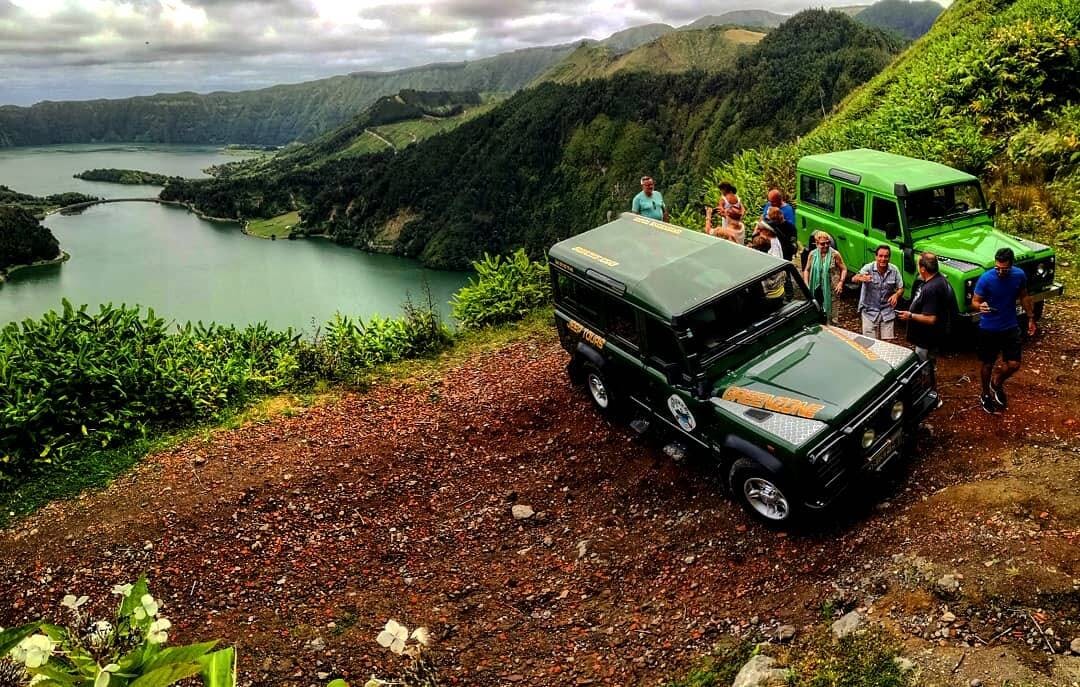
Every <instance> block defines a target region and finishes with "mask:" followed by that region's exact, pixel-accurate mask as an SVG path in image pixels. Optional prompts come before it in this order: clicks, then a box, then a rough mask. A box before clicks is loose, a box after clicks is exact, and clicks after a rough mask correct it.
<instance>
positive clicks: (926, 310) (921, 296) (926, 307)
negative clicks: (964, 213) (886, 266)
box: [896, 253, 959, 407]
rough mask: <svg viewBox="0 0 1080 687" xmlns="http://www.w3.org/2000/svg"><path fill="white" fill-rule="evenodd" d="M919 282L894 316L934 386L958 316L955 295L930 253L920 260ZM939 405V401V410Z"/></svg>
mask: <svg viewBox="0 0 1080 687" xmlns="http://www.w3.org/2000/svg"><path fill="white" fill-rule="evenodd" d="M919 278H920V279H921V280H922V282H923V285H922V288H921V289H919V292H918V293H916V294H915V297H914V298H913V299H912V301H911V306H910V307H909V309H908V310H900V311H899V312H897V313H896V316H897V317H899V318H900V319H901V320H904V321H906V322H907V323H908V331H907V337H908V341H910V342H911V343H913V344H915V355H917V356H919V360H923V361H926V360H929V361H930V375H931V379H932V380H933V383H934V386H937V377H936V374H935V368H936V367H937V352H938V349H939V348H940V347H941V342H942V340H943V339H944V338H945V335H946V333H947V331H948V328H949V326H950V325H951V324H952V322H951V321H952V319H953V318H954V317H955V316H956V315H958V314H959V312H958V308H957V306H956V295H955V294H954V293H953V290H952V287H951V286H949V280H948V279H946V278H945V277H943V276H942V275H941V273H940V272H939V271H938V259H937V256H936V255H934V254H933V253H923V254H922V255H920V256H919ZM940 404H941V400H940V399H938V405H939V407H940Z"/></svg>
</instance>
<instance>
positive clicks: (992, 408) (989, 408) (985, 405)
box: [979, 394, 1000, 415]
mask: <svg viewBox="0 0 1080 687" xmlns="http://www.w3.org/2000/svg"><path fill="white" fill-rule="evenodd" d="M979 400H980V401H982V409H983V410H985V411H986V412H988V413H990V414H991V415H996V414H997V412H998V411H999V410H1000V408H999V407H998V404H997V401H995V400H994V396H993V395H992V394H983V395H982V396H980V397H979Z"/></svg>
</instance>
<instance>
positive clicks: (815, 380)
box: [713, 325, 914, 422]
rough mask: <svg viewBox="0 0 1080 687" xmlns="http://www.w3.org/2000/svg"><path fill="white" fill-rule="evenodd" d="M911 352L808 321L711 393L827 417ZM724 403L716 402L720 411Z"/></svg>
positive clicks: (845, 410)
mask: <svg viewBox="0 0 1080 687" xmlns="http://www.w3.org/2000/svg"><path fill="white" fill-rule="evenodd" d="M913 356H914V353H912V352H911V351H910V350H909V349H907V348H904V347H903V346H898V345H896V344H891V343H888V342H885V341H877V340H875V339H871V338H869V337H864V336H862V335H860V334H855V333H854V332H850V331H847V330H846V329H840V328H837V327H826V326H822V325H813V326H809V327H805V328H803V329H802V330H801V331H799V332H797V333H796V334H795V336H793V337H792V338H790V339H787V340H786V341H784V342H783V343H781V344H778V345H777V346H775V347H773V348H770V349H768V350H767V351H765V352H764V354H763V355H761V356H759V357H757V358H754V359H753V360H751V361H750V362H748V363H747V364H745V365H743V366H742V367H740V368H737V369H735V370H732V371H731V372H729V373H728V374H727V375H725V376H724V377H722V378H720V379H719V380H718V381H717V383H716V385H715V386H714V389H713V394H714V396H716V397H718V398H720V399H723V400H724V401H727V402H733V403H737V404H739V405H740V406H748V407H754V408H762V409H764V410H768V411H770V412H778V413H782V414H785V415H793V416H800V417H806V418H813V419H815V420H821V421H824V422H832V421H834V420H837V419H838V418H840V417H842V416H845V415H848V414H850V413H851V412H853V411H854V410H855V409H856V407H857V406H860V405H861V404H860V401H862V400H863V399H864V397H865V396H867V395H868V394H870V393H871V392H873V391H874V390H875V389H876V388H878V387H880V386H881V384H882V381H883V380H885V379H886V377H890V376H892V375H893V372H894V371H895V370H896V369H898V368H900V367H903V366H905V365H906V364H907V363H908V361H909V359H910V358H912V357H913ZM726 406H727V404H726V403H723V404H719V407H720V408H721V411H720V412H725V411H724V410H723V408H725V407H726Z"/></svg>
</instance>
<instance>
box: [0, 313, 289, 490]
mask: <svg viewBox="0 0 1080 687" xmlns="http://www.w3.org/2000/svg"><path fill="white" fill-rule="evenodd" d="M294 341H295V337H294V336H293V335H292V333H291V332H289V331H285V332H276V331H273V330H270V329H268V328H267V327H266V326H265V325H256V326H251V327H246V328H244V329H237V328H236V327H231V326H229V327H222V326H219V325H203V324H201V323H200V324H194V325H193V324H185V325H183V326H182V327H179V328H178V329H175V330H171V327H170V324H169V323H168V322H166V320H164V319H162V318H160V317H157V316H156V315H155V314H154V312H153V310H148V311H147V312H146V314H145V315H143V314H142V313H140V311H139V308H138V307H134V308H129V307H126V306H120V307H113V306H111V305H103V306H101V308H100V310H99V311H98V312H97V313H96V314H91V313H89V312H87V309H86V306H82V307H81V308H79V309H75V308H74V307H73V306H72V305H71V303H69V302H67V301H66V300H65V301H64V303H63V309H62V311H61V312H55V311H52V312H49V313H46V314H45V315H44V316H42V317H41V319H39V320H29V319H28V320H25V321H23V322H22V323H11V324H8V325H7V326H5V327H4V328H3V329H0V389H2V392H0V480H3V479H7V478H10V477H12V476H14V475H16V474H18V473H20V472H22V471H23V470H25V469H27V468H28V467H30V465H31V464H32V463H35V462H44V463H50V462H53V461H54V460H56V459H58V458H61V457H62V456H63V454H64V453H65V452H66V451H68V450H70V449H71V448H72V447H74V446H76V445H79V444H82V443H84V442H86V441H93V442H95V443H99V444H100V445H101V446H106V445H109V444H111V443H113V442H114V441H116V440H118V439H120V438H124V437H129V436H131V435H133V434H136V433H138V432H140V431H141V430H142V428H143V425H145V424H146V423H150V422H180V421H186V420H189V419H195V418H204V417H208V416H210V415H212V414H213V413H215V412H216V411H218V410H220V409H221V408H223V407H224V406H226V405H228V404H230V403H235V402H237V401H239V400H240V399H242V398H243V397H245V396H246V395H248V394H251V393H260V392H265V391H267V390H271V389H275V388H278V387H279V386H280V385H281V384H282V383H283V382H284V381H285V380H283V379H282V378H280V377H278V376H276V372H277V369H276V368H277V365H278V362H279V355H278V350H279V349H280V348H282V347H288V346H291V345H293V342H294Z"/></svg>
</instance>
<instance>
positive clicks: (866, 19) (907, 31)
mask: <svg viewBox="0 0 1080 687" xmlns="http://www.w3.org/2000/svg"><path fill="white" fill-rule="evenodd" d="M944 9H945V8H943V7H942V6H941V5H939V4H938V3H936V2H934V0H880V1H879V2H876V3H874V4H873V5H870V6H869V7H867V8H866V9H864V10H862V11H861V12H859V13H858V14H857V15H855V16H856V17H858V21H860V22H862V23H863V24H866V25H867V26H876V27H877V28H879V29H891V30H893V31H895V32H897V33H898V34H900V35H901V36H903V37H904V38H908V39H912V40H914V39H916V38H918V37H919V36H921V35H923V34H924V33H926V32H927V31H929V30H930V27H931V26H933V24H934V20H935V19H937V18H938V15H939V14H941V12H942V11H943V10H944Z"/></svg>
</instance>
